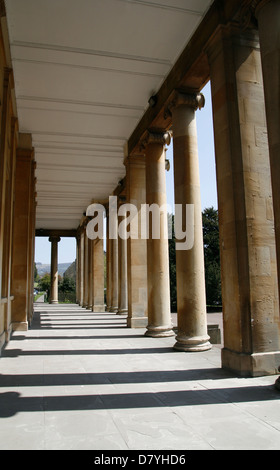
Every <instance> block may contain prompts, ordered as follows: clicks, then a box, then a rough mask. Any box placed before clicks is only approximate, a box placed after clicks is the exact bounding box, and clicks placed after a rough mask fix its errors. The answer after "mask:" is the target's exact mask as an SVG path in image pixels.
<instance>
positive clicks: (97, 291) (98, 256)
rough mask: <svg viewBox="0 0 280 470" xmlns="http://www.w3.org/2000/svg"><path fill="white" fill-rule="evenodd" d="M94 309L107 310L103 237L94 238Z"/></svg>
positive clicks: (96, 310)
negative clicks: (105, 302)
mask: <svg viewBox="0 0 280 470" xmlns="http://www.w3.org/2000/svg"><path fill="white" fill-rule="evenodd" d="M92 276H93V280H92V311H93V312H105V311H106V308H105V304H104V247H103V239H101V238H97V239H96V240H92Z"/></svg>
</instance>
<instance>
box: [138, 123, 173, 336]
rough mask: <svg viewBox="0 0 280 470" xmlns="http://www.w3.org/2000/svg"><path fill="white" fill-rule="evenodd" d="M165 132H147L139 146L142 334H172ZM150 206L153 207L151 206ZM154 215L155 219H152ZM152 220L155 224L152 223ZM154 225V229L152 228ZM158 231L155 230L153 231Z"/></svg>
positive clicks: (166, 137)
mask: <svg viewBox="0 0 280 470" xmlns="http://www.w3.org/2000/svg"><path fill="white" fill-rule="evenodd" d="M170 142H171V137H170V134H169V133H151V132H148V134H147V138H146V139H145V140H144V141H143V143H142V146H143V148H144V151H145V159H146V203H147V206H148V210H149V208H152V207H154V210H155V212H154V213H153V214H152V217H149V215H148V217H147V223H148V222H152V223H149V224H148V227H147V273H148V326H147V331H146V336H152V337H155V338H156V337H165V336H174V331H173V328H172V322H171V312H170V283H169V255H168V230H167V207H166V182H165V160H166V158H165V145H166V144H167V145H169V144H170ZM153 205H154V206H153ZM154 217H156V222H155V220H151V219H154ZM153 223H154V224H155V223H156V226H155V225H154V227H153ZM153 228H155V230H153ZM156 232H158V233H156Z"/></svg>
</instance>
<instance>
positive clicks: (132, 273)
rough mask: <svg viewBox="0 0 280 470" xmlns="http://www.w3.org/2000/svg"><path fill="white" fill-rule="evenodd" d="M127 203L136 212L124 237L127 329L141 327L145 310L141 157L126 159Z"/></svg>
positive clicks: (145, 260)
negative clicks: (127, 234)
mask: <svg viewBox="0 0 280 470" xmlns="http://www.w3.org/2000/svg"><path fill="white" fill-rule="evenodd" d="M125 164H126V185H127V202H128V203H130V204H131V205H132V206H133V208H134V210H135V213H134V214H133V216H131V215H130V235H129V236H128V240H127V279H128V319H127V325H128V327H129V328H144V327H146V326H147V322H148V318H147V315H148V312H147V243H146V240H142V239H141V231H140V229H141V224H140V222H141V204H145V202H146V167H145V159H144V157H143V156H133V157H132V156H129V157H128V158H127V159H126V161H125Z"/></svg>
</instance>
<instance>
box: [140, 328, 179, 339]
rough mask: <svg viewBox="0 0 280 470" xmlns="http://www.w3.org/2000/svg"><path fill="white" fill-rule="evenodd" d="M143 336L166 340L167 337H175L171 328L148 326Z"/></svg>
mask: <svg viewBox="0 0 280 470" xmlns="http://www.w3.org/2000/svg"><path fill="white" fill-rule="evenodd" d="M145 336H149V337H151V338H167V337H169V336H175V333H174V330H173V326H172V325H170V326H152V325H148V327H147V331H146V333H145Z"/></svg>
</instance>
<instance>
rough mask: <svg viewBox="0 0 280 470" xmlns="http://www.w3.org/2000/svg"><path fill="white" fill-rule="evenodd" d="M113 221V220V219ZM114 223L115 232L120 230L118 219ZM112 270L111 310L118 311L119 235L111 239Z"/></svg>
mask: <svg viewBox="0 0 280 470" xmlns="http://www.w3.org/2000/svg"><path fill="white" fill-rule="evenodd" d="M111 222H112V221H111ZM112 223H115V224H116V226H115V229H116V231H115V233H116V234H117V233H118V232H117V230H118V227H117V226H118V219H117V217H116V220H115V221H114V222H112ZM109 268H110V271H111V307H110V312H112V313H117V311H118V291H119V287H118V237H117V236H116V238H111V239H110V266H109Z"/></svg>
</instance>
